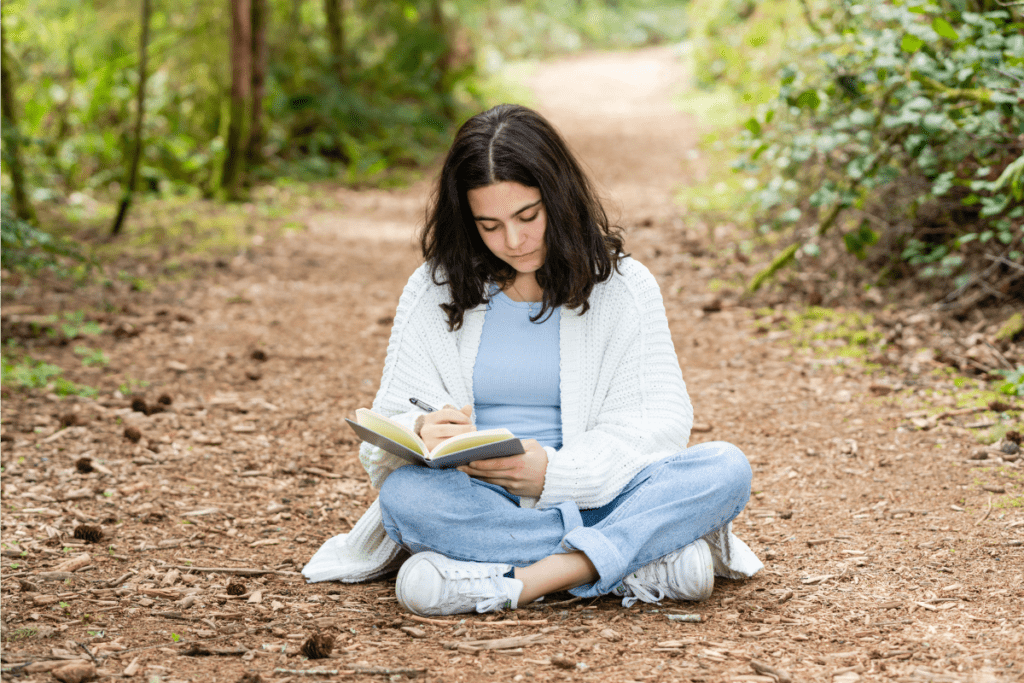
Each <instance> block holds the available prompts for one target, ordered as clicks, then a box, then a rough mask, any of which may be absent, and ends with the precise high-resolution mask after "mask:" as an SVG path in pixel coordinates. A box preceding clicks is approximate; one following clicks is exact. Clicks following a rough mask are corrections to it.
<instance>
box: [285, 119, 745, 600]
mask: <svg viewBox="0 0 1024 683" xmlns="http://www.w3.org/2000/svg"><path fill="white" fill-rule="evenodd" d="M421 244H422V249H423V255H424V259H425V263H424V264H423V265H422V266H421V267H420V268H419V269H418V270H417V271H416V272H415V273H413V275H412V277H411V278H410V279H409V282H408V284H407V285H406V287H405V290H404V292H403V293H402V297H401V299H400V301H399V304H398V311H397V313H396V315H395V322H394V328H393V330H392V333H391V340H390V343H389V345H388V353H387V358H386V360H385V362H384V374H383V378H382V380H381V385H380V390H379V392H378V393H377V397H376V400H375V401H374V403H373V409H374V410H375V411H377V412H379V413H382V414H385V415H388V416H390V417H392V419H396V420H399V421H401V422H403V423H404V424H407V425H408V426H410V427H413V428H415V429H416V430H417V431H418V433H419V434H420V435H421V436H422V437H423V439H424V440H425V441H426V443H427V445H428V446H431V447H432V446H433V445H435V444H436V443H438V442H440V441H442V440H444V439H446V438H448V437H451V436H454V435H456V434H460V433H463V432H467V431H471V430H474V429H488V428H492V427H507V428H508V429H510V430H511V431H512V432H513V433H514V434H515V435H516V436H518V437H520V438H521V439H522V440H523V444H524V447H525V451H526V452H525V453H524V454H522V455H517V456H511V457H505V458H497V459H492V460H484V461H478V462H474V463H471V464H470V465H467V466H465V467H460V468H457V469H448V470H433V469H428V468H424V467H416V466H403V465H405V464H406V463H405V461H404V460H402V459H400V458H398V457H397V456H393V455H390V454H388V453H386V452H384V451H382V450H380V449H379V448H376V447H373V446H371V445H369V444H366V443H364V444H363V445H362V448H361V450H360V459H361V460H362V462H363V465H364V466H365V467H366V470H367V472H368V473H369V475H370V479H371V481H372V483H373V485H374V486H375V487H376V488H378V489H379V491H380V497H379V498H378V500H377V501H376V502H375V503H374V505H373V506H371V508H370V509H369V510H368V511H367V512H366V513H365V514H364V515H363V517H362V518H361V519H360V521H359V522H358V523H357V524H356V525H355V527H354V528H353V529H352V531H351V532H350V533H348V534H342V535H340V536H336V537H334V538H332V539H330V540H329V541H327V543H325V544H324V546H323V547H322V548H321V549H320V550H319V551H318V552H317V553H316V555H315V556H314V557H313V559H312V560H311V561H310V562H309V564H308V565H307V566H306V567H305V568H304V569H303V573H304V574H305V575H306V577H307V578H308V579H309V580H310V581H323V580H338V579H340V580H342V581H361V580H366V579H370V578H374V577H377V576H381V575H383V574H385V573H387V572H388V571H391V570H393V569H394V568H395V567H397V566H398V565H399V564H401V563H402V562H403V561H404V564H401V569H400V571H399V573H398V580H397V585H396V591H397V595H398V600H399V602H400V603H401V604H402V605H403V606H404V607H406V608H407V609H409V610H410V611H412V612H415V613H417V614H421V615H444V614H456V613H461V612H470V611H479V612H487V611H493V610H497V609H502V608H508V607H510V608H512V609H515V608H516V607H517V606H518V605H523V604H527V603H529V602H531V601H533V600H536V599H538V598H540V597H541V596H543V595H545V594H547V593H550V592H553V591H557V590H570V591H571V592H572V593H574V594H575V595H579V596H596V595H602V594H606V593H614V594H615V595H618V596H621V597H622V598H623V603H624V604H626V605H631V604H633V603H635V602H636V601H637V600H642V601H646V602H657V601H659V600H661V599H662V598H666V597H667V598H671V599H677V600H703V599H706V598H707V597H709V596H710V595H711V590H712V587H713V585H714V576H715V574H716V573H717V574H719V575H723V576H728V577H731V578H740V577H745V576H751V575H753V574H754V573H756V572H757V571H759V570H760V569H761V568H762V566H763V565H762V564H761V563H760V561H759V560H758V559H757V558H756V557H755V556H754V554H753V553H752V552H751V551H750V549H749V548H748V547H747V546H746V545H745V544H744V543H743V542H742V541H740V540H739V539H738V538H736V537H735V536H734V535H733V534H732V532H731V525H730V522H731V520H732V519H733V518H734V517H735V516H736V515H737V514H739V512H740V510H742V509H743V506H744V505H745V504H746V502H747V500H748V498H749V495H750V478H751V470H750V466H749V464H748V463H747V460H746V457H745V456H744V455H743V454H742V453H741V452H740V451H739V449H737V448H736V447H735V446H732V445H730V444H727V443H723V442H715V443H706V444H700V445H698V446H694V447H692V448H686V443H687V441H688V439H689V433H690V427H691V425H692V422H693V409H692V407H691V405H690V401H689V398H688V396H687V394H686V387H685V385H684V383H683V378H682V373H681V371H680V369H679V363H678V359H677V357H676V353H675V350H674V348H673V345H672V339H671V336H670V334H669V329H668V322H667V320H666V317H665V309H664V304H663V302H662V299H661V294H660V292H659V290H658V285H657V283H656V281H655V279H654V277H653V276H652V275H651V274H650V272H649V271H648V270H647V269H646V268H644V267H643V266H642V265H640V264H639V263H637V262H636V261H634V260H632V259H631V258H629V257H628V256H626V255H625V254H624V253H623V242H622V239H621V237H620V234H619V231H618V230H617V229H616V228H613V227H611V226H609V223H608V219H607V217H606V215H605V212H604V210H603V209H602V207H601V204H600V202H599V201H598V199H597V196H596V194H595V192H594V189H593V187H592V185H591V183H590V181H589V180H588V179H587V177H586V175H585V174H584V173H583V171H582V169H581V168H580V165H579V163H578V162H577V161H576V159H575V158H574V157H573V155H572V153H571V152H570V151H569V149H568V147H567V146H566V144H565V142H564V141H563V140H562V138H561V136H560V135H559V134H558V133H557V131H555V129H554V128H553V127H552V126H551V125H550V124H549V123H548V122H547V121H546V120H545V119H544V118H543V117H541V116H540V115H539V114H537V113H536V112H534V111H531V110H529V109H527V108H525V107H521V106H515V105H502V106H499V107H495V108H494V109H491V110H489V111H486V112H483V113H482V114H478V115H477V116H474V117H473V118H471V119H470V120H469V121H467V122H466V123H465V124H464V125H463V126H462V128H461V129H460V130H459V132H458V133H457V135H456V138H455V141H454V143H453V145H452V148H451V150H450V151H449V152H448V156H447V158H446V160H445V163H444V167H443V169H442V171H441V175H440V179H439V181H438V184H437V187H436V190H435V193H434V196H433V199H432V203H431V207H430V210H429V212H428V216H427V222H426V226H425V229H424V231H423V234H422V238H421ZM410 399H417V402H419V403H420V404H421V405H422V404H424V403H425V404H426V405H427V406H444V407H443V408H442V409H440V410H436V411H429V412H428V411H427V410H424V409H422V408H420V407H414V405H412V404H411V403H410ZM408 553H412V556H411V557H408V559H406V557H407V556H408Z"/></svg>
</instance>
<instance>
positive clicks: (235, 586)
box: [228, 581, 245, 595]
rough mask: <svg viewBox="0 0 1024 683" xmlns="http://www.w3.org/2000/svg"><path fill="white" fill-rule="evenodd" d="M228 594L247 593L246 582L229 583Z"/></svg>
mask: <svg viewBox="0 0 1024 683" xmlns="http://www.w3.org/2000/svg"><path fill="white" fill-rule="evenodd" d="M228 595H245V584H244V583H242V582H240V581H234V582H232V583H229V584H228Z"/></svg>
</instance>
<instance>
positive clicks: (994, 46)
mask: <svg viewBox="0 0 1024 683" xmlns="http://www.w3.org/2000/svg"><path fill="white" fill-rule="evenodd" d="M991 4H992V6H993V7H999V5H998V4H995V3H994V2H992V3H991ZM1020 11H1021V9H1020V7H1007V8H1005V9H994V10H992V11H982V12H969V11H965V8H964V7H963V6H962V2H953V1H952V0H950V1H946V0H943V1H942V2H941V3H938V4H937V3H936V2H926V3H924V4H922V5H918V6H911V5H902V4H899V5H897V4H894V3H893V2H891V1H887V0H861V1H860V2H857V3H851V4H846V3H844V4H841V5H839V4H837V5H835V6H833V7H832V8H831V9H830V10H829V12H828V13H826V14H824V15H822V16H820V17H818V18H817V19H814V18H812V17H811V15H810V13H808V15H807V16H808V18H809V24H810V26H811V27H812V28H813V30H814V31H815V32H816V34H817V35H816V36H815V39H814V40H813V41H808V42H807V43H805V44H803V45H801V46H800V47H799V50H797V51H796V53H795V54H797V59H796V60H795V61H793V62H791V63H789V64H787V65H786V66H785V67H784V68H783V69H782V73H781V82H780V87H779V96H778V99H777V100H776V102H775V104H774V106H772V107H771V108H766V109H765V110H764V111H763V112H760V113H759V115H758V116H755V117H753V118H751V119H750V120H749V121H748V122H747V124H746V128H747V130H746V131H745V135H744V143H743V144H744V146H745V148H746V155H745V157H744V159H743V160H742V161H741V162H740V163H739V164H738V167H739V168H740V169H741V170H744V171H746V172H749V173H752V174H754V175H755V176H756V177H757V178H758V179H759V180H760V182H761V185H760V186H761V190H760V191H759V192H758V193H757V198H756V199H757V209H758V213H759V216H760V220H759V226H758V228H759V231H760V232H761V233H762V234H764V235H771V234H772V233H781V236H780V237H781V238H780V239H779V240H777V242H779V241H789V242H791V244H790V246H789V247H788V248H787V249H785V250H784V251H783V252H782V253H781V254H780V255H779V256H778V257H777V258H776V259H775V260H774V261H773V262H772V264H771V266H769V267H768V268H767V269H766V270H764V271H762V273H761V274H759V275H758V276H757V277H756V278H755V279H754V280H753V281H752V282H751V287H752V288H754V289H756V288H757V287H758V286H760V285H761V284H762V283H763V282H764V281H765V280H766V279H767V278H768V277H770V276H771V275H772V274H774V272H776V271H777V270H778V269H779V268H781V267H782V266H784V265H786V264H787V263H790V262H792V261H793V260H794V259H796V258H803V257H808V256H809V257H814V256H816V255H817V254H819V253H820V250H821V248H822V246H824V245H825V243H826V236H830V237H829V240H831V243H832V244H837V243H838V244H840V245H841V246H842V248H843V249H845V251H846V252H847V253H848V254H851V255H853V256H854V257H855V258H856V259H860V260H865V259H869V258H870V259H872V260H871V261H870V262H869V263H870V264H871V265H873V266H876V267H877V268H876V269H875V270H880V271H881V274H882V275H883V276H885V275H888V276H890V277H895V276H900V275H906V274H913V275H916V276H918V277H920V278H948V279H952V280H954V281H955V284H956V285H957V286H958V291H959V292H960V293H961V294H962V293H963V291H964V290H966V289H967V288H968V287H969V286H970V285H971V284H973V283H978V282H981V281H982V280H983V279H984V278H988V279H989V280H996V281H997V283H998V284H999V285H1002V286H1003V287H1004V288H1005V287H1006V286H1007V285H1013V283H1014V282H1017V281H1019V280H1020V279H1021V276H1022V275H1024V273H1022V272H1021V271H1020V270H1017V269H1016V266H1017V263H1019V262H1020V261H1021V256H1022V253H1024V246H1022V239H1024V205H1022V203H1021V201H1022V199H1024V156H1022V154H1024V35H1022V33H1021V24H1020V23H1019V22H1020ZM833 233H838V234H837V235H834V234H833ZM837 238H840V239H841V241H840V240H838V239H837ZM993 246H994V247H996V249H995V250H994V252H995V253H988V254H987V255H988V257H989V259H992V261H985V265H986V266H987V268H986V270H985V271H984V275H982V273H979V272H976V271H979V270H981V267H980V266H978V263H979V260H978V259H977V258H976V257H977V256H978V255H979V254H981V253H982V252H986V251H989V250H991V247H993ZM972 257H974V258H972ZM996 289H998V287H996ZM977 300H978V297H975V298H974V301H975V302H977Z"/></svg>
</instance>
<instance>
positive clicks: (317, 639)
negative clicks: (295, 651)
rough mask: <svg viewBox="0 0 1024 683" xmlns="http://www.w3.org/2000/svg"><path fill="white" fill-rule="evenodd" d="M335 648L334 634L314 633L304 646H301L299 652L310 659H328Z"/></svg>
mask: <svg viewBox="0 0 1024 683" xmlns="http://www.w3.org/2000/svg"><path fill="white" fill-rule="evenodd" d="M333 649H334V638H333V637H332V636H325V635H324V634H322V633H314V634H313V635H311V636H310V637H309V639H308V640H307V641H306V642H304V643H303V644H302V647H301V648H299V652H301V653H302V654H304V655H306V656H307V657H309V658H310V659H326V658H327V657H330V656H331V650H333Z"/></svg>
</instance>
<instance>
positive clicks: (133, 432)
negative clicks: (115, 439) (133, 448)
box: [124, 427, 142, 443]
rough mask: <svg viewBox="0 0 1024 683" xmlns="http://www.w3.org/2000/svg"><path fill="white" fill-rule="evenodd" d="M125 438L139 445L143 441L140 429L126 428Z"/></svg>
mask: <svg viewBox="0 0 1024 683" xmlns="http://www.w3.org/2000/svg"><path fill="white" fill-rule="evenodd" d="M124 438H126V439H128V440H129V441H131V442H132V443H138V442H139V440H140V439H142V432H140V431H139V428H138V427H125V428H124Z"/></svg>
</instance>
